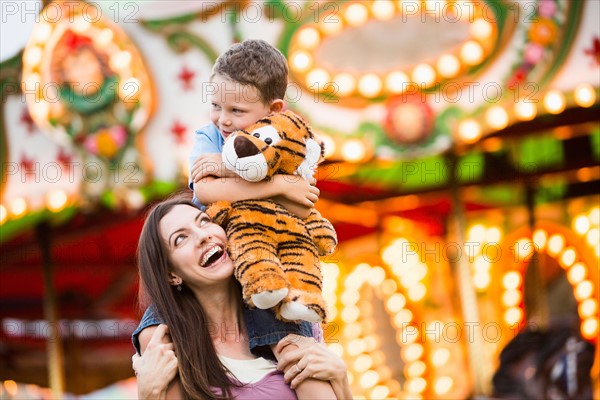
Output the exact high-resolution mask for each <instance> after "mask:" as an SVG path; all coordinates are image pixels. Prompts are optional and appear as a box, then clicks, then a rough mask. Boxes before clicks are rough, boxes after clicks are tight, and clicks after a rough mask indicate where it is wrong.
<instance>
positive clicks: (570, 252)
mask: <svg viewBox="0 0 600 400" xmlns="http://www.w3.org/2000/svg"><path fill="white" fill-rule="evenodd" d="M576 259H577V253H576V252H575V249H574V248H572V247H569V248H567V249H565V251H563V252H562V254H561V255H560V258H559V260H558V261H559V263H560V265H561V267H563V268H569V267H570V266H571V265H573V263H574V262H575V260H576Z"/></svg>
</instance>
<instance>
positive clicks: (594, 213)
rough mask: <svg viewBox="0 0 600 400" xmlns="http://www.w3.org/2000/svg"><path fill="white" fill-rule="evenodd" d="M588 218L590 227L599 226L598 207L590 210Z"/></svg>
mask: <svg viewBox="0 0 600 400" xmlns="http://www.w3.org/2000/svg"><path fill="white" fill-rule="evenodd" d="M589 216H590V224H592V226H598V225H600V207H594V208H592V210H591V211H590V214H589Z"/></svg>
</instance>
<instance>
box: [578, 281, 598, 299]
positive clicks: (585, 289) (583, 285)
mask: <svg viewBox="0 0 600 400" xmlns="http://www.w3.org/2000/svg"><path fill="white" fill-rule="evenodd" d="M592 293H594V284H593V283H592V282H591V281H588V280H585V281H582V282H579V284H578V285H577V287H576V288H575V292H574V294H575V299H577V301H583V300H585V299H587V298H589V297H591V296H592Z"/></svg>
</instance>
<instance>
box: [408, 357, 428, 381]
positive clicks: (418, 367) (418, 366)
mask: <svg viewBox="0 0 600 400" xmlns="http://www.w3.org/2000/svg"><path fill="white" fill-rule="evenodd" d="M426 369H427V365H426V364H425V363H424V362H423V361H420V360H417V361H415V362H412V363H410V364H408V365H407V366H406V375H407V376H408V377H409V378H416V377H418V376H423V374H424V373H425V370H426Z"/></svg>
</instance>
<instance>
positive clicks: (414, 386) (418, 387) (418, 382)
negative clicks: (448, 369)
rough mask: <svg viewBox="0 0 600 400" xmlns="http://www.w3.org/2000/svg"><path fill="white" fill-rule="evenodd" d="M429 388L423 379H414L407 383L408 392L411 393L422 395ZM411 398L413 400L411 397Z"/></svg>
mask: <svg viewBox="0 0 600 400" xmlns="http://www.w3.org/2000/svg"><path fill="white" fill-rule="evenodd" d="M425 388H427V381H426V380H425V379H423V378H421V377H419V378H413V379H410V380H408V381H407V382H406V391H408V392H409V393H422V392H424V391H425ZM409 398H411V399H412V398H413V397H412V396H409Z"/></svg>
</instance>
